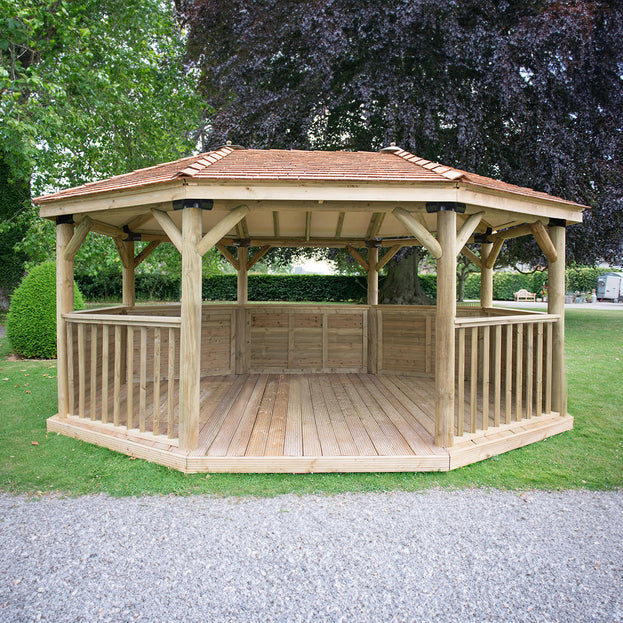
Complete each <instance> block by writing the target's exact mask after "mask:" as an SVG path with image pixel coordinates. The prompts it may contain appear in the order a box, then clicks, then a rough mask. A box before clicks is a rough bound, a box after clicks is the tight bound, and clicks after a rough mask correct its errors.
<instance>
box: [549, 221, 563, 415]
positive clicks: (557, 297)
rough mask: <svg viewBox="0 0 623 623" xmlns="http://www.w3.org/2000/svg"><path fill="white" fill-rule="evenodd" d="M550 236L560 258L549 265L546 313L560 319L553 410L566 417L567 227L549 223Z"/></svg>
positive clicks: (555, 329)
mask: <svg viewBox="0 0 623 623" xmlns="http://www.w3.org/2000/svg"><path fill="white" fill-rule="evenodd" d="M549 235H550V238H551V240H552V243H553V245H554V248H555V249H556V254H557V259H556V261H555V262H549V263H548V268H547V272H548V278H547V282H548V292H547V297H548V298H547V311H548V313H550V314H556V315H558V316H559V317H560V319H559V320H558V322H556V323H555V324H554V326H553V327H552V330H553V340H552V410H553V411H558V412H559V413H560V414H561V415H567V387H566V381H565V226H564V225H560V224H558V222H556V224H555V225H554V224H550V227H549Z"/></svg>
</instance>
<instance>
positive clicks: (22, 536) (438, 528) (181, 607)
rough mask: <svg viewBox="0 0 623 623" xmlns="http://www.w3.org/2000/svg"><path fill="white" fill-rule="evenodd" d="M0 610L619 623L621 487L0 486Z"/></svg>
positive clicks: (83, 616)
mask: <svg viewBox="0 0 623 623" xmlns="http://www.w3.org/2000/svg"><path fill="white" fill-rule="evenodd" d="M0 513H1V514H0V530H1V535H2V547H1V548H0V620H1V621H10V622H17V621H31V620H45V621H55V622H62V621H115V622H116V621H218V622H220V621H262V622H264V621H288V622H290V621H444V622H446V621H448V622H450V621H460V622H465V621H548V622H549V621H574V622H576V621H600V622H602V621H623V603H622V599H623V597H622V595H623V493H622V492H610V493H607V492H606V493H592V492H563V493H546V492H538V493H534V492H529V493H514V492H501V491H481V490H478V491H461V492H443V491H433V492H429V493H420V494H418V493H387V494H365V495H364V494H349V495H340V496H335V497H322V496H304V497H296V496H293V495H288V496H283V497H277V498H269V499H248V498H245V499H231V498H229V499H219V498H210V497H192V498H176V497H146V498H132V499H111V498H107V497H105V496H97V497H82V498H78V499H55V498H43V499H39V500H34V501H33V500H27V499H26V498H23V497H8V496H3V495H0Z"/></svg>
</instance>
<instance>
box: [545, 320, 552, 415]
mask: <svg viewBox="0 0 623 623" xmlns="http://www.w3.org/2000/svg"><path fill="white" fill-rule="evenodd" d="M552 335H553V327H552V323H551V322H548V323H547V342H546V347H545V413H551V411H552V342H553V339H552Z"/></svg>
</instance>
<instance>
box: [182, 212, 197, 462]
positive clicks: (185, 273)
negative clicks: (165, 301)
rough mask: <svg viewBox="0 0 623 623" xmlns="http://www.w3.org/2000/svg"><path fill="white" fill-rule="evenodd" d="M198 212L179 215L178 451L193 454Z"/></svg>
mask: <svg viewBox="0 0 623 623" xmlns="http://www.w3.org/2000/svg"><path fill="white" fill-rule="evenodd" d="M200 240H201V210H200V209H199V208H184V210H183V212H182V307H181V319H182V326H181V344H180V393H179V396H180V403H179V404H180V408H179V414H180V416H179V447H180V449H181V450H194V449H195V448H196V447H197V441H198V435H199V406H200V405H199V392H200V387H199V381H200V368H201V366H200V364H201V255H200V254H199V251H198V250H197V245H198V244H199V241H200Z"/></svg>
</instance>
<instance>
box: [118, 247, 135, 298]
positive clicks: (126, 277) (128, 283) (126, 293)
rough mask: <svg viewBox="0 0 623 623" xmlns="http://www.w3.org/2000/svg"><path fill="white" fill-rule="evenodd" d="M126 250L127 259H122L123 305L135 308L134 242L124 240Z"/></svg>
mask: <svg viewBox="0 0 623 623" xmlns="http://www.w3.org/2000/svg"><path fill="white" fill-rule="evenodd" d="M121 244H122V245H123V248H124V254H125V259H123V258H122V260H121V263H122V265H123V271H122V278H123V300H122V304H123V305H125V306H127V307H134V305H135V304H136V295H135V287H134V242H133V241H132V240H124V241H123V242H122V243H121Z"/></svg>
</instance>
